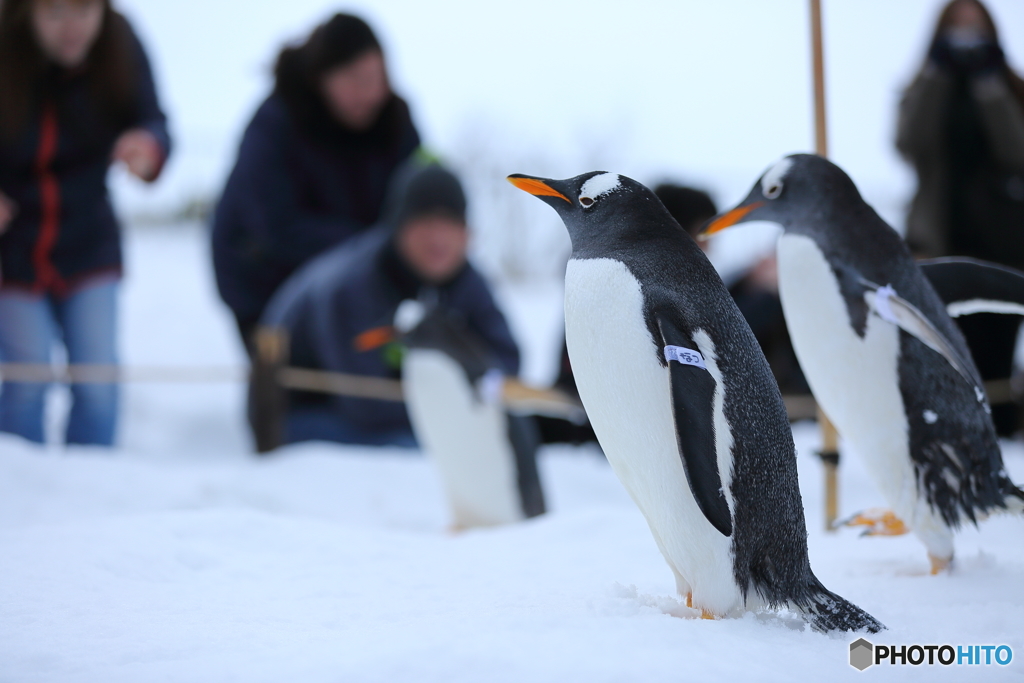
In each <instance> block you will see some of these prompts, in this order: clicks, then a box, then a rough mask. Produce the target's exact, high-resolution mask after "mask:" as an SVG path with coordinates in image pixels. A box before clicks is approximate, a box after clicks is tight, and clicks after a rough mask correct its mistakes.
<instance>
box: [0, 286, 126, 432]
mask: <svg viewBox="0 0 1024 683" xmlns="http://www.w3.org/2000/svg"><path fill="white" fill-rule="evenodd" d="M117 291H118V283H117V281H116V280H114V279H111V278H103V279H96V280H95V281H93V282H91V283H89V284H86V285H84V286H82V287H80V288H78V289H76V290H75V291H74V292H73V293H72V294H71V295H70V296H68V297H67V298H65V299H58V298H56V297H53V296H52V295H45V294H33V293H31V292H25V291H17V290H13V289H6V290H0V361H3V362H4V363H45V364H49V363H50V362H51V352H52V350H53V345H54V342H55V341H62V342H63V343H64V347H65V349H67V357H68V363H97V364H103V365H114V364H116V363H117V349H116V346H117V345H116V336H117ZM49 386H50V384H49V383H48V382H4V383H3V385H2V388H0V431H3V432H10V433H11V434H18V435H19V436H22V437H24V438H26V439H28V440H30V441H35V442H37V443H43V441H44V438H45V437H44V433H43V412H44V411H43V409H44V406H45V403H46V392H47V390H48V389H49ZM119 393H120V392H119V389H118V385H117V384H114V383H108V384H72V385H71V401H72V403H71V414H70V415H69V416H68V424H67V435H66V437H65V438H66V441H67V443H69V444H91V445H99V446H111V445H113V443H114V430H115V427H116V424H117V411H118V400H119Z"/></svg>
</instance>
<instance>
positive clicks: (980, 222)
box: [896, 0, 1024, 435]
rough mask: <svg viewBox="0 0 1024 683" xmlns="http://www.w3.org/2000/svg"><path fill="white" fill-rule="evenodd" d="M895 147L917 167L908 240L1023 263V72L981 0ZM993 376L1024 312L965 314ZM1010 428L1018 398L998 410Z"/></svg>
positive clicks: (938, 42) (961, 8) (922, 82)
mask: <svg viewBox="0 0 1024 683" xmlns="http://www.w3.org/2000/svg"><path fill="white" fill-rule="evenodd" d="M896 146H897V148H898V149H899V151H900V152H901V153H902V155H903V156H904V158H906V159H907V161H909V162H910V163H912V164H913V165H914V168H915V169H916V171H917V177H918V188H917V194H916V196H915V197H914V200H913V203H912V204H911V208H910V213H909V215H908V216H907V235H906V237H907V243H908V245H909V246H910V248H911V251H913V252H914V253H915V255H917V256H920V257H926V258H931V257H937V256H949V255H956V256H972V257H975V258H979V259H984V260H987V261H993V262H996V263H1001V264H1003V265H1008V266H1012V267H1014V268H1018V269H1024V80H1022V79H1021V78H1020V76H1018V75H1017V74H1016V73H1014V72H1013V70H1012V69H1010V67H1009V65H1008V64H1007V62H1006V57H1005V55H1004V54H1003V50H1002V47H1001V46H1000V43H999V36H998V32H997V30H996V25H995V22H994V21H993V19H992V16H991V14H989V12H988V10H987V9H986V8H985V6H984V5H983V4H982V3H981V2H978V0H953V2H950V3H949V4H947V5H946V6H945V7H944V8H943V10H942V12H941V13H940V15H939V20H938V25H937V26H936V28H935V34H934V36H933V38H932V41H931V45H930V47H929V50H928V57H927V59H926V61H925V64H924V67H923V68H922V69H921V71H920V73H919V74H918V75H917V77H916V78H915V79H914V81H913V82H912V83H911V85H910V86H909V87H908V88H907V90H906V92H905V93H904V95H903V100H902V102H901V104H900V115H899V123H898V126H897V139H896ZM957 322H958V323H959V325H960V328H961V330H962V331H963V332H964V335H965V336H966V337H967V342H968V345H969V346H970V348H971V352H972V354H973V355H974V359H975V362H976V363H977V365H978V369H979V371H980V372H981V374H982V377H984V378H985V379H986V380H989V379H1004V378H1006V377H1009V375H1010V373H1011V371H1012V364H1013V354H1014V348H1015V344H1016V338H1017V330H1018V328H1019V324H1020V318H1018V317H1016V316H1006V315H995V314H976V315H972V316H965V317H961V318H958V319H957ZM993 418H994V420H995V423H996V428H997V430H998V431H999V433H1000V434H1001V435H1009V434H1012V433H1013V432H1014V431H1016V429H1017V426H1018V425H1017V421H1018V418H1017V409H1016V406H1012V405H1002V406H996V407H994V408H993Z"/></svg>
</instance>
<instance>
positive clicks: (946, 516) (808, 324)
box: [704, 154, 1024, 573]
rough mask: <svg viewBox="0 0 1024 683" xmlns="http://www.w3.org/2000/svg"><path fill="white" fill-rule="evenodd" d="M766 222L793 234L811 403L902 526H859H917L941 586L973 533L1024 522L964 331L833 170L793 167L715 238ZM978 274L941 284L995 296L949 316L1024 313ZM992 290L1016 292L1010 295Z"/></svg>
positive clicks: (794, 322)
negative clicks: (1012, 519)
mask: <svg viewBox="0 0 1024 683" xmlns="http://www.w3.org/2000/svg"><path fill="white" fill-rule="evenodd" d="M755 220H762V221H771V222H774V223H778V224H780V225H781V226H782V228H783V233H782V235H781V236H780V238H779V244H778V264H779V265H778V267H779V294H780V296H781V299H782V307H783V311H784V313H785V316H786V324H787V326H788V327H789V332H790V335H791V337H792V339H793V347H794V349H795V351H796V354H797V358H798V359H799V361H800V365H801V367H802V368H803V370H804V373H805V375H806V376H807V380H808V383H809V384H810V387H811V390H812V391H813V393H814V396H815V398H816V399H817V400H818V402H819V403H820V404H821V407H822V409H823V410H824V411H825V413H826V414H828V416H829V418H830V419H831V420H832V421H833V422H834V423H835V425H836V427H837V429H838V430H839V433H840V434H841V435H842V436H843V437H844V438H845V439H847V440H848V441H849V442H850V443H851V444H852V445H853V447H854V450H856V451H857V452H858V453H859V454H860V455H861V457H862V458H864V459H865V463H866V465H867V469H868V471H869V472H870V473H871V475H872V477H873V478H874V480H875V483H876V485H877V486H878V487H879V489H880V490H881V492H882V495H883V496H884V497H885V499H886V500H887V501H888V503H889V505H890V506H891V507H892V513H894V515H893V514H892V513H889V514H886V515H883V516H881V518H880V519H877V520H870V519H868V520H860V521H866V522H869V523H873V524H874V525H875V533H881V534H896V533H902V532H904V531H905V529H906V526H909V528H910V529H912V530H913V531H914V533H915V534H917V536H918V537H919V538H920V539H921V540H922V541H923V542H924V544H925V546H926V547H927V549H928V555H929V558H930V559H931V563H932V573H937V572H938V571H941V570H942V569H943V568H945V567H946V566H947V565H948V564H949V562H950V561H951V560H952V558H953V539H952V534H953V530H954V529H956V528H957V527H958V526H959V525H960V523H961V522H963V521H964V520H967V521H970V522H975V523H976V522H977V520H978V519H979V518H984V517H985V516H987V515H988V514H990V513H992V512H997V511H1003V510H1006V509H1007V508H1009V509H1012V510H1015V511H1019V510H1022V509H1024V493H1022V492H1021V490H1020V489H1018V488H1017V487H1016V486H1014V485H1013V483H1012V482H1011V481H1010V480H1009V478H1008V476H1007V474H1006V470H1005V469H1004V468H1003V462H1002V455H1001V453H1000V451H999V444H998V442H997V440H996V433H995V430H994V428H993V426H992V420H991V417H990V415H989V412H990V411H989V407H988V404H987V401H986V399H985V395H984V392H983V390H982V381H981V379H980V376H979V374H978V371H977V369H976V368H975V365H974V362H973V361H972V359H971V355H970V352H969V350H968V348H967V345H966V343H965V342H964V339H963V337H962V335H961V334H960V331H959V330H958V329H957V328H956V325H955V324H954V323H953V321H952V320H951V319H950V316H949V315H948V313H947V309H946V306H945V304H944V302H943V301H942V300H941V299H940V297H939V295H938V294H937V293H936V291H935V289H934V288H933V287H932V285H931V284H930V283H929V281H928V279H927V278H926V277H925V275H924V274H923V273H922V271H921V269H920V268H919V267H918V265H917V264H915V263H914V260H913V259H912V258H911V256H910V252H909V251H908V250H907V247H906V246H905V245H904V243H903V240H902V239H900V237H899V235H898V234H897V233H896V231H895V230H893V229H892V228H891V227H889V225H887V224H886V223H885V221H883V220H882V219H881V218H880V217H879V216H878V214H876V213H875V211H874V210H873V209H872V208H871V207H870V206H868V205H867V203H865V202H864V200H863V199H862V198H861V196H860V194H859V193H858V192H857V188H856V187H855V186H854V184H853V181H851V180H850V178H849V177H848V176H847V175H846V174H845V173H844V172H843V171H842V170H841V169H840V168H839V167H837V166H836V165H834V164H832V163H830V162H829V161H827V160H825V159H823V158H821V157H819V156H815V155H810V154H796V155H793V156H789V157H786V158H784V159H783V160H781V161H780V162H778V163H777V164H776V165H775V166H773V167H772V168H770V169H769V170H768V171H767V172H766V173H765V174H764V175H763V176H762V177H761V178H760V179H759V180H758V182H757V183H756V184H755V185H754V188H753V189H752V190H751V191H750V194H749V195H748V197H747V198H746V199H745V200H744V201H743V202H742V203H741V204H739V206H737V207H736V208H735V209H733V210H731V211H729V212H726V213H725V214H723V215H721V216H720V217H718V218H717V219H713V220H712V221H711V222H710V223H709V224H708V226H707V227H706V228H705V230H704V233H705V234H713V233H715V232H718V231H719V230H722V229H724V228H727V227H729V226H730V225H733V224H735V223H740V222H744V221H755ZM974 266H975V267H974V268H972V264H971V263H969V262H963V261H959V262H956V263H954V264H952V265H950V264H946V265H941V264H940V265H936V266H935V269H934V270H935V272H934V273H933V274H934V275H935V276H936V277H939V278H942V277H943V275H945V276H946V278H947V279H960V280H961V281H963V280H962V278H963V277H964V274H965V273H970V272H974V273H975V274H976V275H977V276H978V277H977V278H976V279H977V281H978V282H985V283H987V284H986V286H985V287H984V288H982V289H981V290H980V291H981V294H980V297H981V298H978V297H974V296H971V295H970V293H969V291H968V290H969V289H970V287H966V288H965V287H963V286H960V287H958V286H956V285H955V284H954V283H952V282H950V283H949V286H948V287H946V289H948V290H949V292H950V294H951V295H953V294H956V295H957V296H958V297H959V298H961V299H963V300H962V301H960V302H955V301H950V302H948V303H949V304H950V310H953V309H954V308H955V307H956V306H957V304H958V303H959V305H960V306H961V308H960V309H958V310H960V311H961V312H965V311H966V312H980V311H983V310H991V311H993V312H1017V313H1019V312H1020V311H1021V307H1020V306H1016V307H1014V306H1007V305H1005V304H1004V303H1002V302H998V301H994V300H992V299H993V296H995V295H996V294H997V293H1003V292H1008V293H1013V292H1017V293H1021V292H1022V291H1024V288H1022V287H1021V286H1020V283H1019V276H1018V275H1016V274H1015V273H1014V272H1013V271H1009V270H1007V269H1001V271H1000V269H991V268H988V269H986V270H984V271H979V270H977V269H984V268H986V266H985V265H984V264H978V263H977V262H975V264H974ZM1000 274H1002V276H1003V277H1002V278H1000ZM993 278H995V279H996V282H1005V280H1006V279H1007V278H1009V279H1010V280H1011V282H1009V284H1008V286H1006V287H998V286H996V285H995V284H993ZM1013 278H1017V280H1018V281H1017V282H1016V283H1015V282H1012V280H1013ZM1018 303H1019V302H1018ZM904 523H905V525H906V526H904Z"/></svg>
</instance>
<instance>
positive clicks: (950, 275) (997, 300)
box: [918, 257, 1024, 318]
mask: <svg viewBox="0 0 1024 683" xmlns="http://www.w3.org/2000/svg"><path fill="white" fill-rule="evenodd" d="M918 265H919V266H920V267H921V270H922V272H924V274H925V276H926V277H927V278H928V280H929V281H930V282H931V283H932V287H934V288H935V291H936V293H938V295H939V298H940V299H942V303H944V304H946V312H947V313H949V317H951V318H957V317H960V316H962V315H971V314H973V313H1006V314H1009V315H1024V273H1022V272H1020V271H1019V270H1014V269H1013V268H1007V267H1006V266H1001V265H999V264H996V263H989V262H988V261H980V260H978V259H972V258H962V257H949V258H938V259H930V260H928V261H919V262H918Z"/></svg>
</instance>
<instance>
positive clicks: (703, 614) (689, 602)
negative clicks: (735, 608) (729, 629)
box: [686, 593, 718, 620]
mask: <svg viewBox="0 0 1024 683" xmlns="http://www.w3.org/2000/svg"><path fill="white" fill-rule="evenodd" d="M686 606H687V607H689V608H690V609H694V607H693V593H687V594H686ZM700 618H701V619H711V620H715V619H717V618H718V617H716V616H715V613H714V612H710V611H708V610H706V609H704V608H703V607H702V608H700Z"/></svg>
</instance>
